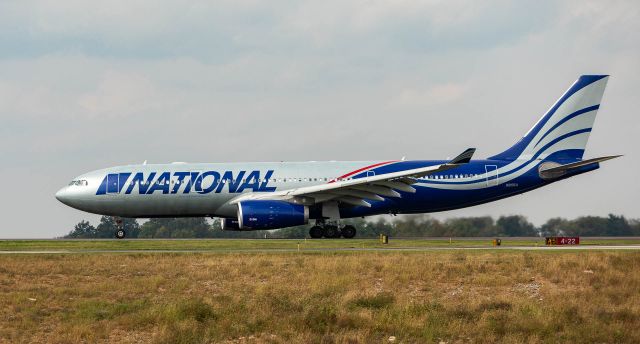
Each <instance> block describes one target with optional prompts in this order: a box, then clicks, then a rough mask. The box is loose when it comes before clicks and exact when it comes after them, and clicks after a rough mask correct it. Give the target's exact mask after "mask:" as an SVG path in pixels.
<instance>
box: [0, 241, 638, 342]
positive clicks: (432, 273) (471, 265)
mask: <svg viewBox="0 0 640 344" xmlns="http://www.w3.org/2000/svg"><path fill="white" fill-rule="evenodd" d="M639 267H640V254H639V253H635V252H566V253H564V252H511V251H501V252H465V251H459V252H450V251H444V252H428V253H371V252H369V253H340V254H309V253H301V254H132V255H124V254H111V255H108V254H95V255H83V254H76V255H50V256H46V255H6V256H0V342H7V343H20V342H34V343H42V342H52V343H76V342H90V343H92V342H113V343H147V342H151V343H208V342H223V343H254V342H255V343H271V342H273V343H281V342H312V343H314V342H315V343H331V342H339V343H343V342H346V343H372V342H373V343H386V342H388V341H389V337H390V336H394V337H396V340H395V342H397V343H423V342H439V341H441V340H442V341H445V342H449V343H458V342H460V343H461V342H512V343H535V342H607V343H612V342H630V343H631V342H635V343H638V342H640V271H639Z"/></svg>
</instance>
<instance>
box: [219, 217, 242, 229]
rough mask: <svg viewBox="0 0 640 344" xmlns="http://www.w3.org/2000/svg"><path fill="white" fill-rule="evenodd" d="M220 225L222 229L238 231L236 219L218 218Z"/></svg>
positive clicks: (238, 226)
mask: <svg viewBox="0 0 640 344" xmlns="http://www.w3.org/2000/svg"><path fill="white" fill-rule="evenodd" d="M220 226H221V227H222V230H223V231H240V230H241V229H240V223H238V220H237V219H227V218H222V219H220Z"/></svg>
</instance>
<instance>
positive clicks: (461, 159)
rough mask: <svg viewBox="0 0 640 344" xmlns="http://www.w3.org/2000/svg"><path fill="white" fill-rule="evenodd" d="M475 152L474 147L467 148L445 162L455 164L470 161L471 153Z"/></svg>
mask: <svg viewBox="0 0 640 344" xmlns="http://www.w3.org/2000/svg"><path fill="white" fill-rule="evenodd" d="M475 152H476V149H475V148H467V150H465V151H464V152H462V153H461V154H460V155H458V156H457V157H455V158H453V160H451V161H449V162H448V163H447V164H450V165H455V164H466V163H468V162H469V161H471V157H472V156H473V153H475Z"/></svg>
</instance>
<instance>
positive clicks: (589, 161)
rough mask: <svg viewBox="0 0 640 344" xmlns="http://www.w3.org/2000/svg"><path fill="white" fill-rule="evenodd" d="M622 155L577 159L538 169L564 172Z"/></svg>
mask: <svg viewBox="0 0 640 344" xmlns="http://www.w3.org/2000/svg"><path fill="white" fill-rule="evenodd" d="M621 156H622V155H611V156H603V157H600V158H593V159H587V160H582V161H578V162H573V163H570V164H566V165H560V166H555V167H549V168H543V169H541V170H540V172H541V173H542V172H544V173H554V172H566V171H569V170H572V169H575V168H578V167H582V166H587V165H591V164H594V163H597V162H603V161H607V160H611V159H615V158H619V157H621Z"/></svg>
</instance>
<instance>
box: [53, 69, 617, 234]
mask: <svg viewBox="0 0 640 344" xmlns="http://www.w3.org/2000/svg"><path fill="white" fill-rule="evenodd" d="M607 80H608V76H606V75H583V76H581V77H580V78H578V80H577V81H576V82H575V83H574V84H573V85H572V86H571V87H570V88H569V89H568V90H567V91H566V92H565V93H564V95H562V97H560V99H559V100H558V101H556V102H555V104H553V106H552V107H551V108H550V109H549V110H548V111H547V113H546V114H544V116H542V118H540V120H539V121H538V122H537V123H536V124H535V125H534V126H533V128H531V129H530V130H529V131H528V132H527V133H526V134H525V135H524V137H522V139H520V140H519V141H518V142H517V143H516V144H515V145H513V146H512V147H510V148H508V149H507V150H505V151H504V152H502V153H499V154H496V155H493V156H491V157H489V158H486V159H482V160H472V156H473V153H474V152H475V149H474V148H469V149H467V150H465V151H464V152H463V153H461V154H460V155H458V156H457V157H455V158H454V159H452V160H449V161H447V160H414V161H404V160H400V161H398V160H391V161H349V162H336V161H330V162H255V163H198V164H188V163H172V164H142V165H128V166H118V167H111V168H107V169H102V170H97V171H93V172H89V173H86V174H83V175H81V176H79V177H77V178H75V179H73V180H72V181H71V182H70V183H69V184H68V185H67V186H65V187H63V188H62V189H60V191H58V192H57V193H56V198H57V199H58V200H60V201H61V202H62V203H64V204H66V205H68V206H70V207H73V208H76V209H79V210H83V211H87V212H91V213H96V214H102V215H109V216H115V217H120V218H123V217H128V218H152V217H218V218H221V221H222V228H223V229H225V230H240V231H244V230H264V229H276V228H284V227H290V226H299V225H305V224H308V223H309V222H311V221H312V222H311V223H312V224H313V226H311V227H310V230H309V235H310V236H311V237H312V238H321V237H325V238H338V237H344V238H353V237H354V236H355V235H356V228H354V227H353V226H350V225H345V226H343V225H341V223H340V220H341V219H345V218H352V217H364V216H371V215H380V214H415V213H430V212H437V211H443V210H451V209H458V208H464V207H470V206H474V205H477V204H482V203H487V202H491V201H495V200H499V199H502V198H506V197H510V196H514V195H517V194H521V193H523V192H527V191H530V190H533V189H537V188H539V187H542V186H545V185H548V184H551V183H553V182H556V181H559V180H562V179H565V178H570V177H573V176H576V175H579V174H581V173H585V172H589V171H593V170H595V169H598V168H599V163H600V162H602V161H605V160H609V159H612V158H615V157H618V156H619V155H617V156H605V157H599V158H591V159H583V155H584V152H585V146H586V144H587V140H588V139H589V134H590V133H591V129H592V127H593V123H594V120H595V118H596V114H597V112H598V109H599V107H600V101H601V99H602V95H603V93H604V89H605V86H606V84H607ZM115 235H116V237H117V238H124V237H125V235H126V233H125V232H124V230H122V229H120V230H118V231H117V232H116V234H115Z"/></svg>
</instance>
